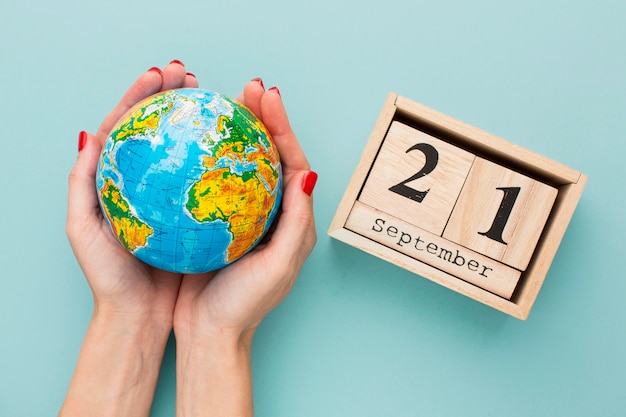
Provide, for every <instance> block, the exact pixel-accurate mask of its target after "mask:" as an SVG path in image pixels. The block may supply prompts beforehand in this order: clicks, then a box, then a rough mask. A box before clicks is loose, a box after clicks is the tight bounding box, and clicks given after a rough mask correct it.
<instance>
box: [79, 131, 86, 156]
mask: <svg viewBox="0 0 626 417" xmlns="http://www.w3.org/2000/svg"><path fill="white" fill-rule="evenodd" d="M86 144H87V132H85V131H81V132H80V133H79V134H78V152H80V151H82V150H83V148H84V147H85V145H86Z"/></svg>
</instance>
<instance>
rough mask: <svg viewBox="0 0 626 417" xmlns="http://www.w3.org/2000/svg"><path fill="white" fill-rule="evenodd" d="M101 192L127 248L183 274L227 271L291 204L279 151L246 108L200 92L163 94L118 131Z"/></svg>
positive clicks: (99, 178) (103, 162) (102, 165)
mask: <svg viewBox="0 0 626 417" xmlns="http://www.w3.org/2000/svg"><path fill="white" fill-rule="evenodd" d="M96 186H97V189H98V197H99V200H100V206H101V208H102V211H103V213H104V215H105V218H106V219H107V222H108V224H109V226H110V228H111V231H112V232H113V234H114V235H115V237H116V238H117V239H118V240H119V241H120V243H121V244H122V245H123V246H124V247H125V248H126V249H128V250H129V251H130V252H131V253H133V254H134V255H135V256H137V257H138V258H139V259H141V260H142V261H144V262H146V263H148V264H150V265H153V266H155V267H157V268H160V269H164V270H168V271H174V272H179V273H199V272H206V271H211V270H215V269H219V268H222V267H223V266H225V265H228V264H230V263H231V262H233V261H235V260H237V259H239V258H240V257H241V256H243V255H244V254H245V253H247V252H248V251H250V250H251V249H252V248H253V247H254V246H255V245H256V244H257V243H258V242H259V241H260V239H261V238H262V237H263V235H264V234H265V233H266V232H267V230H268V229H269V227H270V225H271V224H272V222H273V220H274V218H275V216H276V213H277V211H278V208H279V206H280V201H281V198H282V168H281V164H280V158H279V155H278V150H277V148H276V146H275V144H274V143H273V141H272V138H271V135H270V134H269V132H268V131H267V129H266V128H265V126H264V125H263V123H262V122H261V121H260V120H259V119H258V118H257V117H256V116H255V115H254V114H253V113H252V112H251V111H250V110H249V109H248V108H246V107H245V106H243V105H242V104H240V103H238V102H236V101H234V100H231V99H229V98H228V97H225V96H223V95H221V94H218V93H215V92H210V91H206V90H200V89H177V90H169V91H165V92H162V93H158V94H156V95H154V96H152V97H149V98H147V99H145V100H143V101H141V102H140V103H138V104H136V105H135V106H134V107H133V108H132V109H130V110H129V112H128V113H127V114H126V115H125V116H124V117H122V118H121V119H120V121H118V123H117V124H116V126H115V127H114V129H113V130H112V131H111V134H110V135H109V137H108V138H107V141H106V143H105V146H104V148H103V150H102V155H101V157H100V162H99V164H98V172H97V175H96Z"/></svg>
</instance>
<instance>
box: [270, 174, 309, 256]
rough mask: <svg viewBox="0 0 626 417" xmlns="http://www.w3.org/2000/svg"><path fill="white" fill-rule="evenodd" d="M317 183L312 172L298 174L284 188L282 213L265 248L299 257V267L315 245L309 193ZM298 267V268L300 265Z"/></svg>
mask: <svg viewBox="0 0 626 417" xmlns="http://www.w3.org/2000/svg"><path fill="white" fill-rule="evenodd" d="M316 181H317V174H316V173H315V172H314V171H301V172H299V173H298V174H296V175H295V176H294V177H293V178H292V179H291V181H290V182H289V184H287V185H286V187H285V192H284V195H283V202H282V213H281V215H280V219H279V222H278V224H277V225H276V230H275V232H274V234H273V235H272V239H271V240H270V242H269V244H268V246H274V248H275V249H274V250H275V251H276V253H281V254H289V253H294V252H295V253H298V252H299V255H301V256H297V257H296V258H297V259H299V261H300V262H301V263H303V262H304V259H306V257H307V256H308V255H309V254H310V253H311V251H312V250H313V247H314V246H315V243H316V241H317V235H316V231H315V219H314V214H313V199H312V196H311V193H312V191H313V187H314V186H315V183H316ZM300 266H301V265H300Z"/></svg>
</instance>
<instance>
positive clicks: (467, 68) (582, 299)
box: [0, 0, 626, 417]
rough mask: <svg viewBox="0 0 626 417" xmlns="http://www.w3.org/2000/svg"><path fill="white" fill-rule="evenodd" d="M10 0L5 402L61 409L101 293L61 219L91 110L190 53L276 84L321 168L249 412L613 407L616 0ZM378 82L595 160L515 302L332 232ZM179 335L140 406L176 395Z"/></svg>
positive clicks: (229, 72)
mask: <svg viewBox="0 0 626 417" xmlns="http://www.w3.org/2000/svg"><path fill="white" fill-rule="evenodd" d="M252 3H253V2H213V1H206V0H202V1H200V0H197V1H188V0H181V1H179V2H166V1H162V0H154V1H152V2H127V1H121V0H113V1H110V2H84V1H67V0H60V1H57V2H44V1H41V0H39V1H36V2H34V3H33V2H18V1H7V0H2V3H1V4H0V15H1V16H2V25H0V38H1V39H2V42H1V43H0V57H1V62H2V65H1V66H0V87H1V90H0V91H2V107H1V109H2V111H1V112H0V120H1V122H2V124H1V125H2V134H1V135H0V141H1V143H2V152H0V178H1V179H2V187H1V192H2V198H1V202H2V204H0V230H1V231H2V243H0V260H1V261H2V265H3V271H2V273H1V274H0V296H1V297H2V298H1V302H0V329H1V330H2V343H1V344H0V415H1V416H18V417H19V416H28V417H32V416H49V415H55V414H56V412H57V410H58V409H59V407H60V404H61V402H62V400H63V397H64V394H65V391H66V389H67V384H68V382H69V380H70V377H71V374H72V371H73V367H74V364H75V360H76V357H77V354H78V351H79V348H80V345H81V342H82V338H83V335H84V332H85V329H86V327H87V323H88V320H89V317H90V314H91V309H92V301H91V294H90V291H89V288H88V286H87V284H86V282H85V280H84V278H83V277H82V274H81V271H80V269H79V268H78V265H77V264H76V262H75V260H74V257H73V255H72V252H71V249H70V247H69V244H68V243H67V240H66V237H65V233H64V222H65V212H66V195H67V175H68V173H69V170H70V168H71V167H72V165H73V163H74V161H75V158H76V143H77V135H78V132H79V131H80V130H90V131H92V132H93V131H95V130H96V129H97V127H98V125H99V123H100V121H101V120H102V118H103V117H104V116H105V115H106V113H107V112H108V111H109V110H110V109H111V108H112V107H113V106H114V105H115V103H117V101H118V100H119V98H120V97H121V95H122V93H123V92H124V91H125V89H126V88H127V87H128V86H129V85H130V84H131V83H132V82H133V81H134V79H135V78H136V77H137V76H138V75H139V73H141V72H142V71H145V70H147V69H148V68H149V67H151V66H153V65H158V66H163V65H165V64H167V62H169V61H170V60H171V59H179V60H181V61H183V62H185V64H186V65H187V68H188V69H189V70H190V71H192V72H194V73H196V75H197V76H198V78H199V79H200V83H201V86H202V87H204V88H207V89H210V90H213V91H219V92H222V93H224V94H226V95H229V96H236V95H237V94H238V93H239V92H240V90H241V88H242V87H243V85H244V83H245V82H247V81H248V80H250V79H251V78H253V77H262V78H263V80H264V82H265V85H266V87H269V86H271V85H277V86H278V87H279V88H280V91H281V94H282V96H283V98H284V101H285V104H286V106H287V108H288V111H289V113H290V116H291V122H292V125H293V127H294V129H295V130H296V132H297V133H298V135H299V138H300V140H301V142H302V144H303V147H304V148H305V151H306V153H307V155H308V157H309V159H310V161H311V165H312V167H313V168H314V169H315V170H316V171H318V173H319V181H318V184H317V187H316V189H315V208H316V213H317V227H318V234H319V240H318V244H317V246H316V248H315V251H314V252H313V254H312V256H311V258H310V260H309V262H308V263H307V264H306V266H305V268H304V270H303V272H302V274H301V276H300V278H299V280H298V281H297V283H296V285H295V287H294V289H293V291H292V293H291V294H290V296H289V297H288V298H287V299H286V300H285V302H284V303H283V304H282V305H281V306H280V307H279V308H277V309H276V310H275V311H274V312H272V313H271V314H270V316H268V318H267V319H266V320H265V321H264V322H263V324H262V325H261V327H260V329H259V331H258V332H257V335H256V338H255V342H254V347H253V349H254V350H253V370H254V388H255V393H254V395H255V405H256V411H257V415H258V416H271V417H283V416H285V417H287V416H288V417H293V416H325V417H339V416H341V417H345V416H360V417H365V416H368V417H369V416H372V417H373V416H376V417H378V416H446V417H447V416H455V417H456V416H469V417H474V416H476V417H477V416H480V417H484V416H505V415H506V416H509V417H528V416H551V417H552V416H564V417H565V416H566V417H572V416H580V417H586V416H610V417H613V416H615V417H617V416H623V415H624V413H625V412H626V411H624V410H626V395H624V391H625V388H626V357H625V356H624V355H625V354H624V353H625V352H626V331H625V330H624V329H625V327H626V302H625V300H624V297H625V295H626V264H624V257H625V255H626V239H625V238H624V236H625V235H626V220H625V219H624V216H625V215H624V213H626V195H625V194H626V187H625V186H624V183H623V182H624V180H626V164H625V163H624V155H625V154H626V53H624V44H625V41H626V25H625V24H624V22H626V3H624V2H623V1H621V0H620V1H618V0H615V1H611V0H595V1H590V0H588V1H566V0H560V1H555V0H548V1H545V0H542V1H539V0H530V1H524V2H521V1H515V2H513V1H495V0H491V1H487V0H477V1H464V0H444V1H420V0H417V1H414V0H411V1H408V0H407V1H387V2H380V1H379V2H373V1H367V0H365V1H328V0H320V1H316V2H294V1H286V0H272V1H265V2H254V3H253V4H252ZM390 91H394V92H397V93H398V94H400V95H403V96H405V97H408V98H410V99H412V100H415V101H418V102H420V103H423V104H425V105H427V106H429V107H432V108H435V109H437V110H439V111H442V112H444V113H446V114H449V115H451V116H453V117H456V118H458V119H460V120H462V121H465V122H467V123H470V124H472V125H474V126H477V127H479V128H482V129H484V130H487V131H489V132H492V133H494V134H496V135H499V136H501V137H503V138H505V139H507V140H509V141H511V142H514V143H516V144H518V145H520V146H523V147H525V148H528V149H531V150H533V151H536V152H538V153H540V154H543V155H546V156H548V157H550V158H552V159H555V160H557V161H559V162H562V163H564V164H566V165H568V166H571V167H572V168H575V169H577V170H580V171H582V172H584V173H585V174H587V175H588V176H589V182H588V185H587V187H586V189H585V192H584V194H583V197H582V199H581V201H580V204H579V206H578V208H577V210H576V212H575V214H574V217H573V218H572V221H571V223H570V226H569V229H568V231H567V233H566V234H565V237H564V239H563V242H562V244H561V246H560V249H559V251H558V253H557V256H556V258H555V260H554V263H553V264H552V267H551V269H550V272H549V274H548V276H547V278H546V281H545V284H544V286H543V288H542V290H541V292H540V293H539V297H538V298H537V301H536V303H535V306H534V308H533V311H532V312H531V314H530V317H529V319H528V320H527V321H526V322H522V321H519V320H517V319H514V318H511V317H509V316H506V315H504V314H502V313H500V312H498V311H495V310H493V309H491V308H489V307H486V306H484V305H482V304H479V303H477V302H475V301H473V300H471V299H468V298H466V297H463V296H461V295H459V294H457V293H454V292H452V291H450V290H448V289H446V288H443V287H440V286H438V285H436V284H434V283H432V282H430V281H428V280H426V279H422V278H420V277H417V276H415V275H413V274H411V273H409V272H406V271H404V270H402V269H400V268H398V267H395V266H393V265H391V264H388V263H386V262H384V261H382V260H380V259H378V258H374V257H372V256H370V255H367V254H365V253H363V252H361V251H359V250H357V249H354V248H352V247H349V246H347V245H345V244H343V243H340V242H337V241H334V240H332V239H330V238H329V237H328V236H327V235H326V230H327V228H328V226H329V224H330V221H331V219H332V216H333V214H334V212H335V210H336V208H337V205H338V203H339V200H340V199H341V196H342V195H343V192H344V190H345V188H346V186H347V184H348V181H349V179H350V177H351V175H352V172H353V171H354V168H355V167H356V164H357V162H358V160H359V157H360V154H361V152H362V150H363V147H364V145H365V143H366V141H367V138H368V136H369V133H370V132H371V129H372V127H373V125H374V123H375V121H376V118H377V117H378V114H379V112H380V109H381V107H382V105H383V102H384V100H385V98H386V97H387V94H388V93H389V92H390ZM174 370H175V356H174V341H173V340H172V341H171V343H170V344H169V345H168V350H167V352H166V356H165V361H164V364H163V368H162V374H161V379H160V382H159V386H158V389H157V394H156V399H155V404H154V408H153V416H159V417H160V416H172V415H174V405H175V392H174V390H175V380H174V376H175V372H174Z"/></svg>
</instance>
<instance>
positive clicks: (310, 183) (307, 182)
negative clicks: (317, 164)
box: [302, 171, 317, 195]
mask: <svg viewBox="0 0 626 417" xmlns="http://www.w3.org/2000/svg"><path fill="white" fill-rule="evenodd" d="M316 183H317V173H315V172H314V171H309V172H307V173H306V174H305V175H304V179H303V180H302V191H304V192H305V193H306V194H307V195H311V194H312V193H313V189H314V188H315V184H316Z"/></svg>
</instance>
